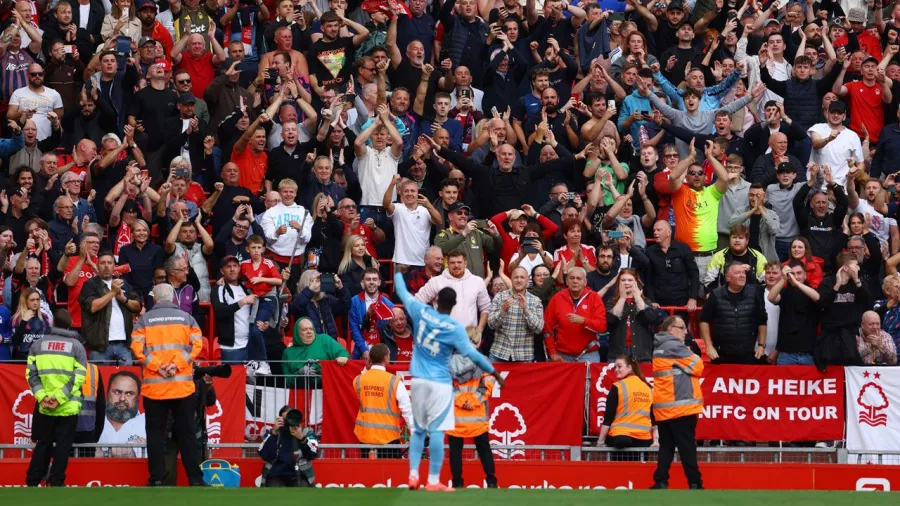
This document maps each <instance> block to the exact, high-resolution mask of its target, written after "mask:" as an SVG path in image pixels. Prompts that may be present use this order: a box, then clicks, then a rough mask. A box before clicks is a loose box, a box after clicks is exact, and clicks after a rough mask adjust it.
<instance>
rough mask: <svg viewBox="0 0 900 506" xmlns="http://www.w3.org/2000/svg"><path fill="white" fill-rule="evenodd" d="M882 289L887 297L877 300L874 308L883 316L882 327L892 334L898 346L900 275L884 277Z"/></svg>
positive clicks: (899, 339)
mask: <svg viewBox="0 0 900 506" xmlns="http://www.w3.org/2000/svg"><path fill="white" fill-rule="evenodd" d="M881 291H882V292H884V296H885V297H886V298H885V299H882V300H879V301H877V302H875V307H874V308H873V310H874V311H875V312H876V313H878V315H879V316H881V328H882V329H883V330H884V331H885V332H887V333H888V334H890V335H891V337H892V338H893V339H894V345H895V346H896V345H898V344H900V276H896V275H893V276H892V275H889V276H887V277H886V278H884V282H883V283H882V284H881ZM898 347H900V346H898Z"/></svg>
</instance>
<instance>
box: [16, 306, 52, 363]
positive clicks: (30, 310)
mask: <svg viewBox="0 0 900 506" xmlns="http://www.w3.org/2000/svg"><path fill="white" fill-rule="evenodd" d="M41 300H42V299H41V293H40V292H39V291H37V290H36V289H34V288H26V289H24V290H22V294H21V295H19V307H18V308H16V314H14V315H13V317H12V327H13V329H14V330H13V334H12V338H11V339H10V344H11V345H12V358H13V360H26V359H28V352H29V350H30V349H31V344H32V343H33V342H34V341H36V340H38V339H40V337H41V336H42V335H44V334H46V333H48V332H50V325H51V323H52V322H51V321H50V317H49V316H47V315H46V314H44V312H43V311H41Z"/></svg>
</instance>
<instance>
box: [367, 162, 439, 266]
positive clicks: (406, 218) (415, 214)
mask: <svg viewBox="0 0 900 506" xmlns="http://www.w3.org/2000/svg"><path fill="white" fill-rule="evenodd" d="M397 183H400V192H399V193H400V201H401V203H402V205H394V202H393V200H394V199H393V198H392V195H393V194H394V187H395V186H397ZM382 205H383V207H384V210H385V211H386V212H387V216H388V217H389V218H391V220H392V221H393V222H394V235H395V237H396V239H395V242H394V244H395V246H394V258H393V260H394V269H395V270H396V271H399V272H406V270H407V268H408V267H409V266H410V265H414V266H418V267H421V266H423V265H424V262H423V260H422V259H423V258H424V257H425V251H427V250H428V247H429V246H430V241H429V237H430V234H431V226H432V225H440V224H441V223H442V222H443V220H442V219H441V213H440V212H438V210H437V209H435V208H434V206H433V205H431V202H429V201H428V199H427V198H426V197H425V196H424V195H421V194H419V184H418V183H416V182H415V181H413V180H412V179H404V180H403V182H400V176H399V175H397V174H395V175H394V177H393V178H392V179H391V182H390V183H389V184H388V187H387V189H386V190H385V192H384V198H383V199H382Z"/></svg>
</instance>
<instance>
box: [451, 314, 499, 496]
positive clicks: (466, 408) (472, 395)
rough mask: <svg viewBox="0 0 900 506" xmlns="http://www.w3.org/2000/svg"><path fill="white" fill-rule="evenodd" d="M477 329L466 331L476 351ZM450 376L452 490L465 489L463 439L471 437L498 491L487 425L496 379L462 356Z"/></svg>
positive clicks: (487, 478)
mask: <svg viewBox="0 0 900 506" xmlns="http://www.w3.org/2000/svg"><path fill="white" fill-rule="evenodd" d="M475 329H476V327H467V328H466V332H467V333H468V334H469V340H471V341H472V344H474V345H475V347H476V348H477V347H478V345H479V344H481V336H480V335H478V334H477V333H476V332H475ZM450 375H451V376H452V377H453V394H454V395H455V396H456V399H455V400H454V402H453V416H454V418H455V419H456V427H455V428H454V429H453V430H452V431H447V436H448V437H447V439H448V443H449V445H450V473H451V475H452V476H453V488H462V487H463V486H464V483H463V477H462V450H463V438H467V437H470V438H472V439H473V441H474V442H475V450H476V451H477V452H478V459H479V460H480V461H481V467H483V468H484V474H485V482H486V483H487V486H488V488H497V477H496V476H495V474H494V473H495V471H494V455H493V453H492V452H491V443H490V437H489V434H488V422H489V421H490V416H491V412H490V409H489V406H488V399H490V398H491V394H492V393H493V391H494V377H493V375H491V374H488V373H486V372H484V371H482V370H481V369H480V368H479V367H478V366H477V365H475V363H474V362H472V359H470V358H468V357H465V356H463V355H460V354H458V353H457V354H454V355H453V357H451V358H450Z"/></svg>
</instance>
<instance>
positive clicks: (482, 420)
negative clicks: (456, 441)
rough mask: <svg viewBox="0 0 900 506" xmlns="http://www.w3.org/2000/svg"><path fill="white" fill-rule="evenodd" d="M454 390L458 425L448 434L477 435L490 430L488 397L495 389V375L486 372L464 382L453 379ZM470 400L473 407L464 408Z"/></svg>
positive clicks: (455, 413) (454, 413) (454, 408)
mask: <svg viewBox="0 0 900 506" xmlns="http://www.w3.org/2000/svg"><path fill="white" fill-rule="evenodd" d="M453 391H454V393H455V394H456V400H455V401H454V403H453V404H454V406H453V416H454V417H455V418H456V427H454V428H453V430H452V431H447V435H448V436H454V437H476V436H480V435H482V434H484V433H485V432H487V431H488V419H489V418H490V413H489V412H488V399H490V398H491V392H493V391H494V377H493V376H491V375H490V374H487V373H484V374H482V375H481V377H480V378H472V379H470V380H469V381H466V382H464V383H459V382H457V381H455V380H454V381H453ZM466 401H468V402H469V406H471V407H472V408H473V409H463V406H464V405H465V404H466Z"/></svg>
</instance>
